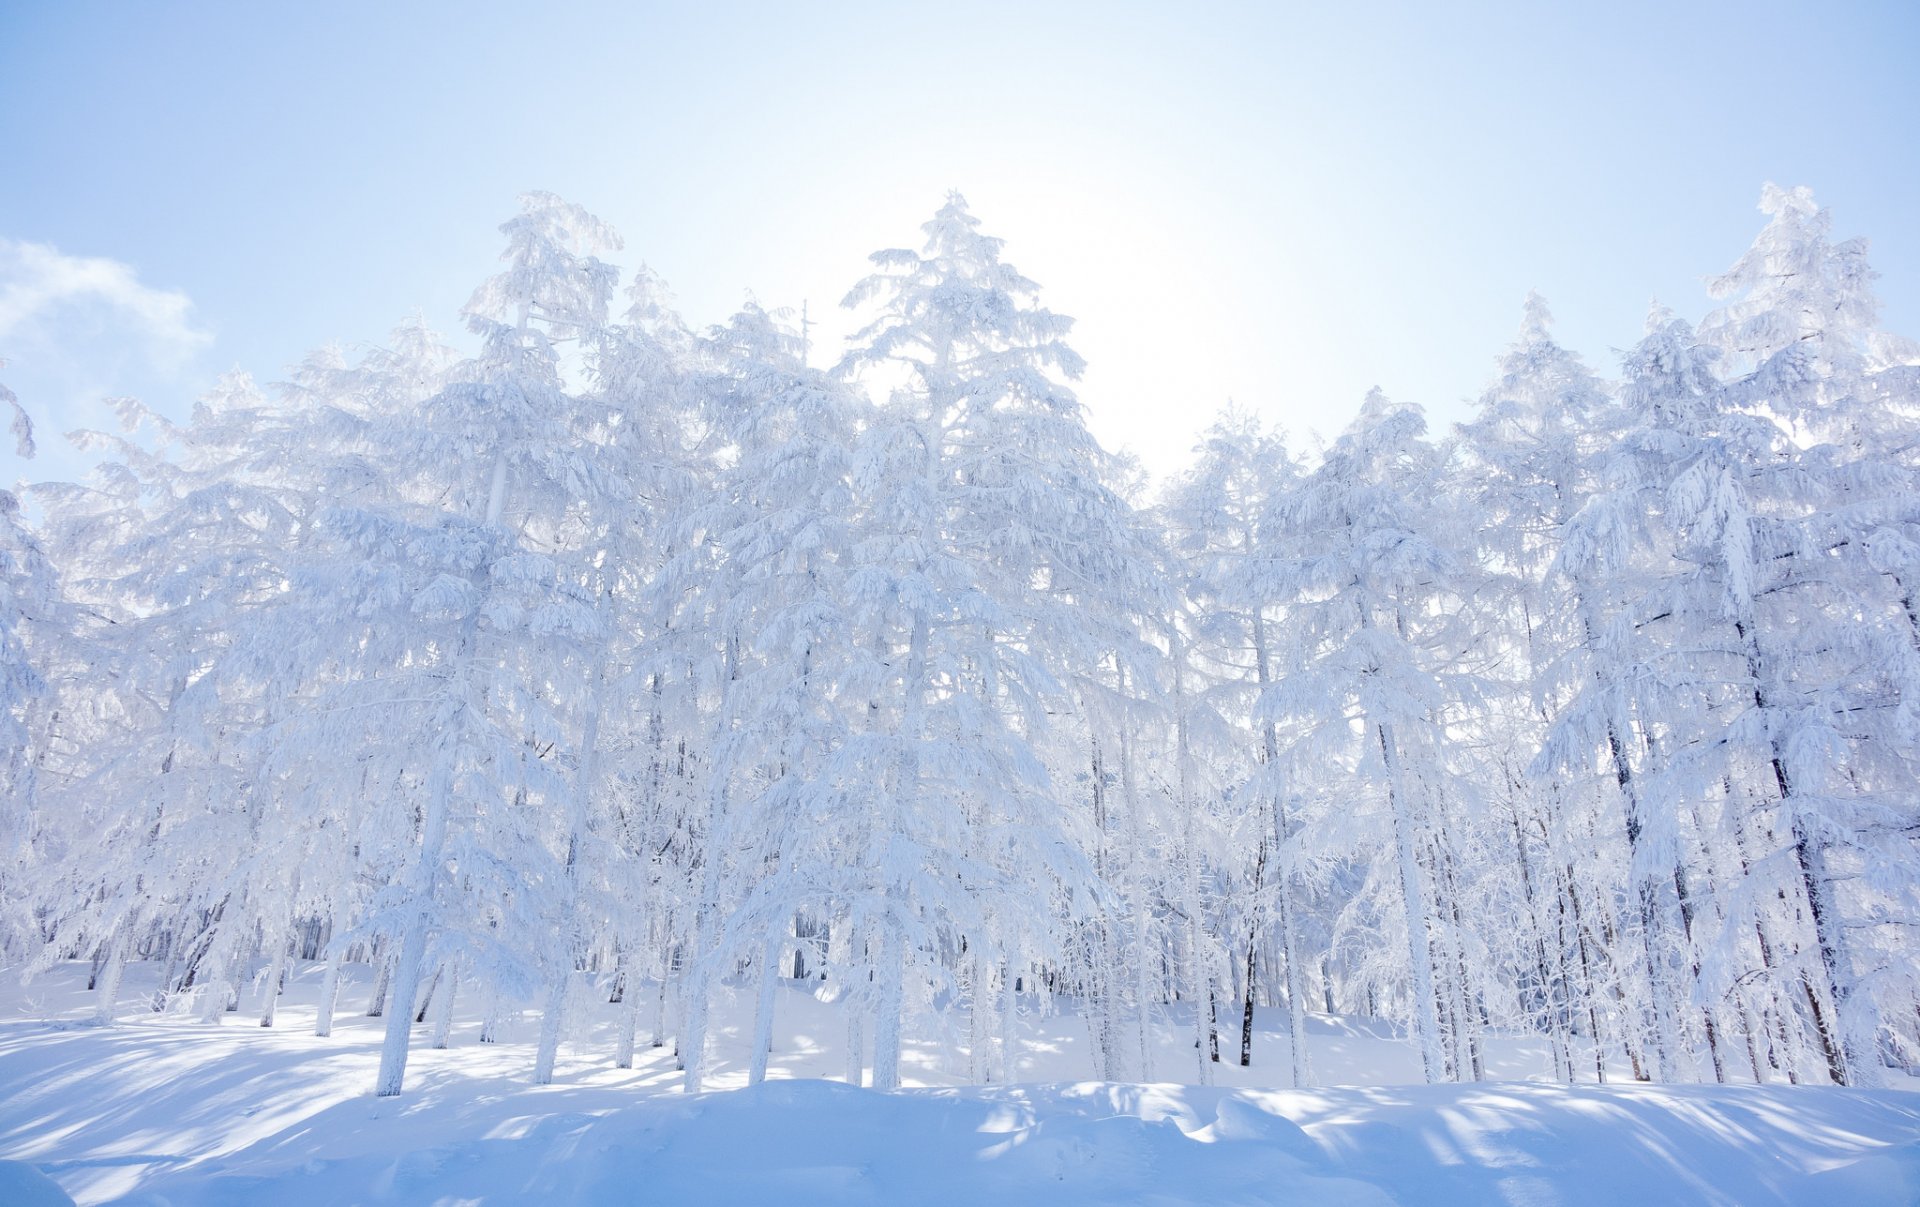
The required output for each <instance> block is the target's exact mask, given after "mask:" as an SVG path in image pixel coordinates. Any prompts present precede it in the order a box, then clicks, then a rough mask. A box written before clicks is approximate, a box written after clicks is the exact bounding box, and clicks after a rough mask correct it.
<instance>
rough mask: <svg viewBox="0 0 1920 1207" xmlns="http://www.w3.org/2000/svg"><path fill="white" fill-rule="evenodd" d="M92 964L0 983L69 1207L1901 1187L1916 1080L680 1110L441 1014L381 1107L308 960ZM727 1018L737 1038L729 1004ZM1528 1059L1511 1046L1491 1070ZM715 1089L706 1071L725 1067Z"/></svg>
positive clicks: (1068, 1037) (828, 1050) (1818, 1192)
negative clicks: (233, 986) (404, 1082)
mask: <svg viewBox="0 0 1920 1207" xmlns="http://www.w3.org/2000/svg"><path fill="white" fill-rule="evenodd" d="M84 975H85V969H84V967H64V968H60V969H56V970H55V971H54V972H53V973H51V974H49V975H47V976H45V977H42V978H40V979H39V980H37V981H35V982H34V983H33V985H32V986H31V987H30V988H29V989H28V990H27V991H26V992H25V993H24V994H22V993H21V992H20V991H18V990H12V991H10V992H12V993H13V995H14V997H13V1000H11V1001H10V1002H9V1003H8V1004H7V1006H6V1014H5V1016H4V1017H5V1022H4V1023H0V1158H11V1159H13V1160H16V1161H23V1162H28V1163H31V1164H32V1165H34V1166H37V1167H38V1168H39V1169H40V1170H43V1171H44V1172H45V1173H46V1174H48V1175H50V1176H51V1177H52V1178H53V1179H54V1180H55V1181H57V1182H58V1183H59V1184H60V1185H61V1186H62V1187H64V1188H65V1190H66V1191H67V1192H68V1193H69V1194H71V1195H73V1196H74V1197H75V1198H76V1199H78V1200H79V1201H81V1202H111V1201H128V1202H134V1203H151V1204H159V1203H167V1204H174V1205H186V1204H255V1203H276V1204H278V1203H329V1204H331V1203H392V1204H418V1203H489V1204H506V1203H552V1202H584V1203H600V1202H605V1203H625V1202H649V1203H703V1204H705V1203H720V1204H724V1203H762V1202H769V1201H778V1202H791V1203H812V1202H828V1203H872V1204H880V1203H903V1202H917V1203H956V1204H958V1203H969V1204H971V1203H985V1202H1016V1203H1017V1202H1025V1201H1037V1200H1044V1201H1045V1202H1047V1203H1049V1204H1058V1205H1061V1207H1070V1205H1073V1204H1081V1203H1154V1204H1176V1203H1195V1204H1198V1203H1272V1202H1292V1201H1300V1202H1312V1203H1354V1204H1380V1203H1515V1204H1582V1203H1591V1204H1618V1203H1637V1204H1653V1203H1699V1204H1741V1205H1745V1204H1763V1203H1805V1204H1829V1203H1831V1204H1840V1203H1846V1204H1853V1203H1860V1204H1911V1203H1915V1202H1920V1094H1915V1093H1912V1092H1905V1091H1885V1092H1879V1093H1858V1092H1851V1091H1843V1090H1833V1089H1826V1088H1805V1087H1780V1086H1770V1087H1727V1088H1718V1087H1716V1088H1707V1087H1660V1088H1656V1087H1648V1086H1639V1085H1625V1086H1619V1085H1616V1086H1604V1087H1603V1086H1579V1087H1566V1086H1559V1085H1552V1084H1545V1083H1538V1082H1535V1083H1526V1082H1519V1081H1510V1082H1501V1083H1490V1084H1484V1085H1476V1086H1435V1087H1426V1086H1404V1085H1401V1086H1395V1085H1384V1084H1382V1085H1376V1086H1372V1087H1365V1086H1359V1087H1349V1088H1339V1089H1317V1090H1307V1091H1297V1092H1296V1091H1267V1090H1259V1089H1254V1088H1199V1087H1191V1086H1179V1085H1146V1086H1130V1085H1106V1084H1099V1083H1087V1082H1073V1081H1070V1080H1064V1081H1060V1082H1054V1083H1050V1084H1049V1083H1038V1084H1023V1085H1018V1086H1004V1087H984V1088H970V1087H957V1086H952V1085H950V1084H942V1083H943V1082H951V1081H952V1080H953V1078H951V1077H950V1076H947V1075H945V1074H943V1073H942V1071H941V1070H940V1068H939V1067H938V1062H937V1060H935V1058H934V1057H933V1056H932V1055H931V1053H932V1052H933V1051H934V1050H935V1048H936V1046H937V1044H936V1041H937V1040H938V1039H939V1037H937V1036H925V1037H922V1041H923V1043H922V1045H921V1046H919V1047H917V1048H916V1049H914V1053H915V1059H914V1060H913V1061H911V1062H910V1063H909V1068H910V1069H911V1070H912V1073H913V1079H914V1080H915V1081H917V1082H918V1083H920V1085H921V1087H922V1088H916V1089H909V1090H906V1091H902V1092H900V1093H896V1094H879V1093H875V1092H873V1091H870V1090H864V1089H854V1088H851V1087H848V1086H845V1085H841V1084H835V1083H833V1082H827V1081H816V1080H782V1081H776V1082H770V1083H769V1084H767V1085H765V1086H762V1087H760V1088H758V1089H752V1090H746V1089H742V1090H737V1091H733V1090H729V1091H721V1092H716V1093H708V1094H703V1095H696V1096H691V1097H689V1096H685V1095H682V1094H681V1093H680V1092H679V1091H678V1089H677V1088H675V1085H676V1081H677V1079H676V1077H675V1075H674V1073H673V1070H672V1067H671V1060H670V1058H669V1056H668V1054H667V1053H666V1051H665V1050H664V1049H662V1050H657V1051H649V1052H645V1053H644V1055H646V1056H647V1058H648V1059H645V1060H643V1061H641V1062H640V1067H637V1068H635V1069H633V1070H630V1071H619V1070H614V1069H612V1068H610V1067H609V1065H610V1063H611V1062H610V1061H609V1060H608V1059H606V1057H605V1055H604V1054H605V1052H606V1051H607V1047H606V1045H605V1044H604V1043H602V1042H600V1040H599V1038H597V1036H598V1034H599V1033H600V1032H601V1031H602V1030H603V1029H604V1027H605V1020H604V1018H603V1019H601V1020H592V1019H589V1021H588V1022H587V1023H586V1024H585V1025H584V1026H583V1028H582V1029H581V1031H580V1032H579V1033H577V1034H576V1036H575V1037H574V1039H575V1041H576V1043H575V1046H573V1047H571V1048H570V1049H568V1050H567V1052H566V1053H565V1055H566V1057H567V1059H565V1060H564V1061H563V1063H562V1066H561V1075H560V1078H559V1080H558V1081H557V1082H556V1084H554V1085H552V1086H549V1087H543V1088H542V1087H534V1086H532V1085H531V1084H529V1082H528V1079H527V1069H528V1067H529V1065H530V1062H531V1042H530V1041H531V1039H532V1032H533V1029H534V1023H535V1020H533V1019H531V1018H527V1019H523V1020H521V1021H520V1023H519V1025H518V1029H517V1030H516V1031H515V1032H514V1033H513V1034H511V1035H510V1036H509V1039H510V1041H511V1042H505V1043H500V1044H495V1045H480V1044H479V1043H477V1042H476V1037H477V1026H475V1025H473V1024H471V1023H468V1024H466V1025H463V1026H462V1027H460V1028H457V1029H456V1032H455V1037H454V1046H453V1048H452V1049H451V1050H448V1051H433V1050H430V1049H423V1050H422V1051H420V1052H419V1053H418V1056H417V1062H418V1063H417V1064H416V1066H415V1070H416V1077H415V1080H414V1081H413V1083H412V1088H410V1089H409V1091H408V1092H407V1093H406V1094H405V1095H403V1096H402V1097H401V1098H399V1099H397V1100H376V1099H374V1098H372V1097H370V1096H369V1095H368V1088H369V1086H370V1084H371V1081H372V1076H373V1070H374V1067H375V1065H376V1063H377V1060H378V1052H377V1047H378V1020H366V1019H363V1018H361V1017H360V1016H359V1015H358V1014H357V1013H344V1014H343V1018H342V1019H341V1026H340V1028H339V1030H338V1031H337V1032H336V1034H335V1036H334V1037H333V1038H331V1039H327V1040H319V1039H315V1038H313V1037H312V1036H311V1035H310V1034H308V1033H307V1027H309V1026H310V1025H311V1021H312V1007H311V1005H310V1002H311V992H310V986H311V981H312V976H311V971H310V970H309V971H308V972H307V973H305V974H303V976H302V977H301V978H300V979H299V980H297V981H296V982H295V985H294V987H293V990H292V991H291V992H290V993H289V995H288V996H289V1002H288V1004H287V1005H285V1006H283V1007H282V1009H281V1012H280V1014H279V1018H278V1021H277V1024H276V1026H275V1027H274V1028H272V1029H271V1030H267V1029H262V1028H260V1027H258V1026H255V1025H253V1023H252V1020H251V1018H250V1017H248V1016H246V1015H244V1014H243V1015H241V1016H239V1017H231V1016H230V1018H229V1021H228V1022H227V1023H226V1024H225V1025H223V1026H210V1025H206V1024H201V1023H197V1022H192V1021H189V1020H187V1019H184V1018H176V1017H170V1016H167V1017H163V1016H154V1015H151V1014H145V1015H142V1014H140V1013H139V1012H138V1004H139V1003H138V1001H137V1000H136V998H137V993H138V985H139V984H140V978H141V977H142V976H143V975H145V976H150V975H151V972H150V970H146V969H136V970H135V972H134V975H133V977H132V978H130V982H129V989H130V991H129V997H128V1004H129V1009H128V1012H127V1013H126V1014H125V1015H124V1016H123V1019H122V1021H121V1023H120V1024H119V1025H117V1026H114V1027H111V1028H99V1027H90V1026H84V1025H79V1024H78V1023H77V1022H75V1021H72V1020H74V1019H77V1018H78V1017H79V1016H80V1015H81V1014H82V1013H83V1012H84V997H83V995H82V993H81V992H80V991H79V990H80V986H81V983H82V981H83V979H84ZM347 1000H348V1001H349V1002H352V1001H356V1000H359V999H357V998H354V997H350V998H348V999H347ZM742 1005H744V1004H742ZM782 1008H783V1014H784V1017H785V1020H786V1021H785V1024H784V1025H783V1027H782V1029H781V1039H780V1043H779V1050H778V1052H777V1053H776V1059H775V1069H776V1073H777V1074H778V1075H781V1076H791V1075H793V1074H795V1073H799V1074H803V1075H808V1074H819V1073H824V1072H825V1071H826V1070H827V1069H828V1068H831V1067H835V1066H837V1065H838V1064H839V1054H838V1053H837V1051H834V1050H833V1046H832V1044H831V1043H830V1042H827V1041H826V1039H825V1037H827V1036H835V1035H838V1034H839V1033H840V1032H839V1029H838V1026H837V1024H838V1018H837V1016H836V1012H835V1011H834V1009H833V1008H832V1007H831V1006H830V1005H827V1004H823V1003H819V1002H816V1001H814V1000H813V999H812V998H811V997H808V996H806V995H805V994H802V993H800V992H798V991H790V992H789V993H788V994H787V995H786V998H785V999H783V1002H782ZM46 1020H50V1021H46ZM719 1021H720V1022H721V1024H722V1030H723V1031H726V1030H730V1029H731V1028H732V1027H734V1026H736V1025H738V1024H739V1023H741V1022H742V1021H744V1011H742V1010H741V1009H737V1008H735V1009H724V1008H723V1009H722V1010H721V1011H720V1020H719ZM1320 1022H1321V1030H1320V1033H1318V1034H1316V1035H1315V1037H1314V1042H1315V1043H1316V1045H1317V1047H1316V1049H1315V1057H1316V1060H1317V1062H1318V1064H1317V1067H1318V1068H1319V1071H1320V1073H1321V1076H1322V1078H1323V1079H1324V1080H1327V1081H1329V1082H1333V1081H1356V1080H1361V1079H1363V1078H1365V1077H1373V1078H1376V1079H1379V1080H1383V1081H1387V1080H1392V1079H1394V1078H1395V1077H1398V1076H1402V1075H1404V1070H1405V1069H1406V1067H1407V1066H1408V1064H1409V1063H1410V1062H1411V1059H1412V1057H1411V1054H1410V1053H1408V1051H1407V1045H1406V1044H1405V1042H1404V1041H1401V1040H1396V1039H1394V1038H1392V1037H1391V1036H1389V1035H1386V1034H1384V1033H1381V1034H1369V1033H1368V1032H1367V1030H1366V1029H1364V1028H1356V1027H1341V1026H1340V1025H1339V1024H1337V1023H1336V1022H1335V1020H1320ZM1181 1030H1182V1029H1181V1028H1178V1027H1174V1026H1169V1027H1168V1028H1167V1029H1166V1037H1167V1040H1168V1044H1167V1047H1166V1049H1165V1052H1164V1054H1165V1056H1166V1057H1167V1059H1166V1060H1165V1061H1163V1064H1162V1067H1161V1070H1160V1071H1161V1073H1162V1074H1163V1075H1168V1076H1173V1075H1177V1074H1178V1073H1180V1072H1184V1071H1185V1070H1186V1068H1187V1067H1188V1066H1184V1065H1183V1066H1181V1067H1179V1068H1175V1067H1174V1066H1173V1063H1172V1062H1173V1060H1175V1059H1177V1058H1178V1056H1179V1052H1178V1043H1177V1041H1176V1040H1174V1039H1173V1037H1174V1036H1175V1035H1178V1034H1180V1033H1181ZM1075 1031H1076V1022H1075V1020H1074V1019H1073V1018H1072V1016H1071V1015H1061V1016H1056V1017H1054V1018H1051V1019H1040V1020H1032V1023H1031V1025H1030V1028H1029V1046H1030V1050H1031V1052H1032V1065H1033V1068H1032V1069H1031V1070H1030V1071H1031V1072H1032V1073H1034V1075H1036V1076H1041V1077H1054V1078H1062V1079H1069V1078H1071V1077H1073V1076H1074V1072H1073V1069H1072V1066H1073V1065H1076V1064H1079V1065H1080V1066H1081V1067H1082V1068H1084V1059H1083V1055H1082V1054H1081V1053H1079V1052H1077V1051H1076V1049H1077V1048H1078V1047H1079V1046H1080V1045H1082V1044H1083V1043H1084V1038H1083V1036H1076V1035H1075ZM1338 1031H1344V1034H1336V1032H1338ZM728 1038H730V1037H728V1036H723V1040H725V1039H728ZM1277 1040H1278V1037H1277V1036H1273V1035H1271V1034H1263V1035H1261V1036H1260V1037H1258V1038H1257V1039H1256V1047H1255V1052H1256V1065H1255V1067H1254V1068H1252V1069H1249V1070H1239V1069H1237V1068H1231V1067H1228V1068H1223V1069H1222V1070H1221V1072H1222V1073H1223V1074H1225V1075H1226V1076H1225V1078H1223V1079H1226V1078H1232V1079H1234V1080H1236V1081H1238V1080H1241V1079H1245V1080H1246V1081H1247V1082H1248V1083H1249V1084H1258V1083H1259V1082H1262V1081H1264V1082H1267V1083H1269V1084H1270V1083H1272V1082H1273V1081H1275V1080H1277V1079H1278V1078H1279V1077H1280V1076H1281V1074H1280V1073H1279V1071H1278V1070H1279V1069H1280V1068H1282V1067H1283V1064H1282V1057H1281V1055H1280V1054H1279V1052H1278V1050H1277ZM720 1046H721V1049H722V1050H725V1049H727V1048H730V1047H732V1046H734V1045H733V1044H731V1043H728V1042H723V1043H722V1044H721V1045H720ZM1530 1051H1531V1049H1530V1048H1529V1047H1528V1046H1527V1045H1524V1044H1520V1043H1514V1044H1512V1045H1510V1046H1509V1048H1508V1050H1507V1051H1506V1052H1505V1054H1504V1056H1503V1059H1504V1060H1505V1061H1506V1062H1508V1063H1507V1069H1508V1075H1510V1076H1512V1075H1519V1074H1521V1073H1523V1072H1524V1071H1525V1070H1524V1066H1525V1064H1526V1063H1527V1061H1528V1059H1529V1052H1530ZM1356 1074H1357V1076H1356ZM738 1078H739V1073H738V1071H737V1070H735V1069H731V1068H723V1070H722V1077H721V1081H722V1083H723V1084H732V1083H734V1082H736V1081H737V1080H738ZM27 1176H28V1171H25V1170H17V1169H16V1170H9V1169H8V1168H7V1167H5V1166H0V1203H7V1204H12V1203H15V1202H22V1203H26V1202H32V1201H34V1200H32V1199H31V1198H28V1197H26V1196H27V1195H28V1194H29V1193H30V1191H29V1190H28V1189H25V1188H26V1187H27V1185H28V1183H27V1182H26V1181H25V1178H26V1177H27ZM10 1177H11V1178H13V1179H15V1180H14V1181H9V1180H8V1179H9V1178H10Z"/></svg>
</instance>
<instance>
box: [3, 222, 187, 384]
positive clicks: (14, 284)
mask: <svg viewBox="0 0 1920 1207" xmlns="http://www.w3.org/2000/svg"><path fill="white" fill-rule="evenodd" d="M74 307H82V308H88V309H91V308H94V307H102V308H105V309H107V310H109V311H111V312H112V313H113V315H114V317H115V318H116V319H117V320H119V322H121V323H126V324H128V325H130V326H132V327H133V328H135V329H136V331H137V332H138V333H139V334H140V335H141V336H142V337H143V338H144V339H145V340H146V341H147V342H148V343H149V344H150V346H151V353H152V354H153V355H154V356H155V357H156V358H158V359H161V360H176V361H177V360H184V359H185V358H187V357H188V356H191V355H192V354H193V353H194V352H196V351H198V350H199V349H201V348H203V347H205V346H206V345H207V344H209V343H211V342H212V340H213V336H212V334H211V333H210V332H206V331H202V330H201V329H199V328H198V327H195V326H194V325H193V318H192V314H193V301H192V299H190V298H188V297H187V295H186V294H184V293H181V292H180V291H179V290H175V289H155V288H154V287H152V286H151V285H144V284H142V283H141V281H140V277H139V274H138V273H136V272H135V271H134V269H133V267H132V266H131V265H128V264H123V263H121V262H120V261H118V260H111V259H107V258H106V257H103V256H70V255H67V254H65V253H63V252H61V251H60V250H59V249H58V248H55V247H52V246H50V245H48V244H45V243H26V242H19V241H15V240H12V239H4V238H0V340H9V339H24V338H31V337H34V336H38V337H40V338H43V339H44V338H46V337H47V336H49V335H53V334H55V333H54V332H52V331H49V330H48V328H50V327H54V326H56V325H57V323H58V320H59V316H60V315H61V313H62V312H63V311H67V310H69V309H70V308H74ZM56 338H57V337H56Z"/></svg>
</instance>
